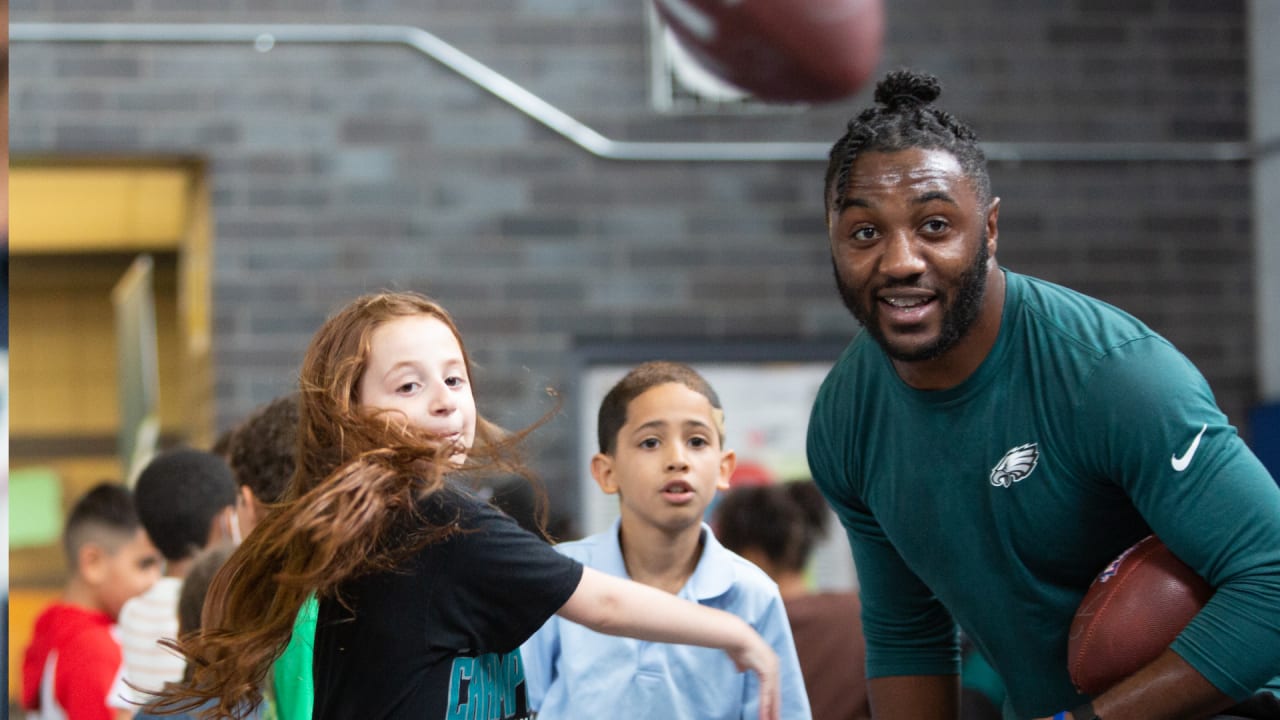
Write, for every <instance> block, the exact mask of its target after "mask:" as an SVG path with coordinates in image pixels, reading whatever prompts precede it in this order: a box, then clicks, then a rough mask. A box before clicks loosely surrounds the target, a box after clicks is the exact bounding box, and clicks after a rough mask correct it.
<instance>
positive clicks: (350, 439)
mask: <svg viewBox="0 0 1280 720" xmlns="http://www.w3.org/2000/svg"><path fill="white" fill-rule="evenodd" d="M419 315H426V316H429V317H434V318H436V319H438V320H440V321H441V322H443V323H445V324H446V325H447V326H448V327H449V329H450V330H451V331H452V332H453V334H454V337H456V338H457V339H458V345H459V346H460V347H461V348H462V355H463V360H464V361H465V363H466V367H467V374H468V376H470V375H471V370H472V367H471V359H470V357H469V356H468V355H467V351H466V346H465V345H464V344H463V342H462V336H461V335H460V334H459V333H458V329H457V326H456V325H455V324H454V322H453V319H452V318H451V317H450V316H449V314H448V312H446V311H445V309H444V308H443V307H441V306H440V305H439V304H437V303H436V302H434V301H432V300H431V299H430V298H428V297H426V296H423V295H420V294H418V293H412V292H383V293H376V294H370V295H365V296H362V297H359V298H357V299H356V300H354V301H352V302H351V303H349V304H348V305H347V306H346V307H344V308H343V309H342V310H340V311H338V312H337V313H336V314H335V315H333V316H332V317H330V318H329V319H328V320H327V321H325V323H324V325H322V326H321V327H320V329H319V330H318V331H317V332H316V334H315V336H314V337H313V338H312V340H311V344H310V346H309V347H308V348H307V353H306V356H305V358H304V359H303V363H302V371H301V375H300V378H299V386H300V391H301V392H300V398H299V413H298V414H299V425H298V446H297V469H296V471H295V474H294V476H293V478H292V480H291V481H290V484H289V488H288V490H287V491H286V492H285V495H284V498H283V499H282V501H281V502H280V504H278V505H275V506H273V507H272V508H271V509H270V510H269V511H268V513H267V515H266V517H265V518H263V520H262V522H261V523H259V525H258V527H257V528H255V530H254V531H253V532H252V533H250V534H249V537H247V538H246V539H245V541H244V543H243V544H242V545H241V546H240V547H239V548H238V549H237V550H236V551H235V552H234V553H233V554H232V555H231V557H230V558H229V559H228V560H227V562H226V564H225V565H224V566H223V567H222V569H221V570H220V571H219V572H218V574H217V575H216V576H215V577H214V579H213V582H212V584H211V585H210V587H209V594H208V596H207V598H206V600H205V606H204V618H203V629H202V630H201V631H200V632H199V633H197V634H193V635H191V636H189V637H184V638H182V639H180V640H179V641H178V642H167V643H166V644H167V645H169V646H170V647H172V648H174V649H176V650H178V651H179V652H181V653H182V654H183V655H184V656H186V658H187V662H188V665H189V666H190V668H191V669H192V672H191V676H192V680H191V682H188V683H185V684H183V685H181V686H170V687H169V688H166V689H165V691H164V692H162V693H161V694H160V695H159V696H158V698H157V699H156V700H155V701H153V702H152V703H151V704H150V705H149V706H148V709H150V710H152V711H154V712H166V713H168V712H180V711H190V710H193V709H195V708H197V707H199V706H200V705H202V704H204V703H205V702H207V701H208V700H210V699H213V700H216V701H217V703H216V706H215V707H212V708H210V709H209V710H207V711H206V712H205V716H206V717H214V718H244V717H245V716H246V715H248V714H249V713H250V712H251V711H252V710H253V708H255V707H256V706H257V705H258V704H259V703H260V702H261V700H262V689H263V687H264V683H265V682H266V679H267V676H268V674H269V671H270V668H271V664H272V663H273V662H274V661H275V660H276V658H278V657H279V656H280V654H281V653H282V652H283V651H284V648H285V646H286V645H287V644H288V642H289V638H290V635H291V633H292V629H293V623H294V618H295V616H296V615H297V613H298V610H299V609H300V608H301V607H302V604H303V602H304V601H305V600H306V598H307V596H308V594H310V593H312V592H314V593H316V595H317V596H318V597H320V598H337V599H339V600H341V597H340V595H339V587H340V586H341V584H342V583H343V582H345V581H347V580H350V579H352V578H354V577H357V576H360V575H363V574H366V573H370V572H377V571H384V570H388V569H391V568H393V567H394V566H395V565H396V564H397V563H398V562H399V561H401V560H402V559H403V558H404V557H405V556H406V555H408V554H410V553H412V552H414V551H416V550H419V549H421V548H422V547H424V546H425V545H427V544H429V543H432V542H435V541H437V540H439V539H441V538H443V537H445V536H446V535H448V534H449V533H451V532H452V531H453V530H454V528H453V527H452V526H444V527H440V526H434V527H433V526H429V525H426V524H425V522H418V523H416V524H414V525H412V527H414V528H416V529H415V531H414V532H412V533H411V534H410V536H409V538H408V540H407V541H406V540H405V538H404V535H403V534H402V528H403V527H405V521H406V519H415V518H416V519H418V520H421V518H420V516H418V515H417V513H416V510H415V508H416V507H417V506H418V503H419V502H420V501H421V500H422V498H424V497H425V496H427V495H430V494H431V493H433V492H435V491H436V490H438V489H440V487H441V486H442V485H443V483H444V475H445V473H447V472H451V471H455V470H458V468H455V467H452V466H451V465H450V463H449V457H450V455H451V454H452V453H453V452H454V451H455V448H451V447H447V446H445V447H442V446H441V445H440V443H439V441H438V440H436V439H434V438H432V437H430V436H428V435H426V434H425V433H420V432H418V431H416V430H415V429H414V428H412V427H407V426H406V425H405V424H404V423H403V422H398V421H396V420H395V419H393V418H392V417H390V416H387V415H383V414H380V413H376V412H370V411H369V410H368V409H367V408H361V406H360V399H359V397H358V388H359V383H360V378H361V376H362V375H363V374H364V370H365V367H366V365H367V363H368V358H369V351H370V346H371V335H372V334H373V331H374V330H375V329H376V328H377V327H378V326H380V325H382V324H383V323H385V322H387V321H389V320H393V319H396V318H400V317H406V316H419ZM544 420H545V418H544ZM539 424H541V421H539V422H538V423H535V424H534V425H533V426H530V427H529V428H526V429H524V430H522V431H520V432H518V433H506V432H504V431H502V430H500V429H499V428H498V427H497V426H495V425H493V424H492V423H490V422H488V421H487V420H485V419H484V418H481V417H477V419H476V438H475V443H474V446H473V447H472V448H471V450H470V452H469V455H468V460H467V464H466V467H464V468H462V470H463V471H467V470H472V471H475V470H496V471H499V472H503V473H512V472H514V473H517V474H520V475H523V476H525V477H526V478H530V479H532V476H531V474H530V473H529V472H528V471H527V469H526V468H525V466H524V464H523V463H522V462H521V459H520V457H519V455H518V452H517V447H518V445H519V443H520V441H522V440H523V439H524V438H525V436H526V435H528V433H529V432H530V431H531V430H532V429H533V427H536V426H537V425H539ZM539 497H540V498H541V497H542V496H541V493H539Z"/></svg>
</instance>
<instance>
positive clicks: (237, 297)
mask: <svg viewBox="0 0 1280 720" xmlns="http://www.w3.org/2000/svg"><path fill="white" fill-rule="evenodd" d="M885 4H886V12H887V29H886V39H885V50H884V54H883V59H882V61H881V64H880V70H879V71H878V72H877V76H879V75H881V74H883V72H884V71H886V70H889V69H892V68H894V67H898V66H901V65H908V66H912V67H918V68H921V69H925V70H928V71H931V72H933V73H935V74H937V75H938V76H939V77H940V78H941V79H942V81H943V84H944V90H943V97H942V101H941V102H942V104H944V105H945V106H947V107H948V108H949V109H951V110H952V111H953V112H955V113H956V114H957V115H959V116H960V117H962V118H964V119H965V120H967V121H968V122H970V123H971V124H972V125H973V126H974V127H975V128H976V129H977V131H978V132H979V134H980V135H981V137H982V138H983V139H984V140H986V141H993V142H1015V143H1017V142H1054V143H1086V142H1095V141H1100V140H1103V141H1112V142H1154V141H1160V142H1171V143H1184V142H1185V143H1199V142H1206V141H1243V140H1245V139H1247V136H1248V127H1247V118H1248V101H1247V95H1246V93H1247V87H1248V68H1247V65H1246V57H1247V49H1246V43H1245V36H1244V23H1245V21H1246V12H1245V8H1244V5H1243V2H1242V0H1071V1H1070V2H1013V1H1011V0H970V1H969V2H964V3H937V2H934V1H933V0H885ZM11 11H12V20H13V22H122V23H143V22H146V23H157V22H165V23H224V22H236V23H257V22H262V23H321V24H335V23H358V24H385V25H409V26H416V27H420V28H422V29H425V30H427V31H429V32H431V33H433V34H435V35H437V36H438V37H440V38H441V39H443V40H445V41H446V42H449V43H451V44H453V45H454V46H456V47H457V48H459V49H461V50H462V51H464V52H465V53H467V54H469V55H471V56H473V57H474V58H476V59H478V60H480V61H481V62H483V63H485V64H486V65H488V66H490V67H491V68H493V69H495V70H497V71H498V72H500V73H502V74H504V75H506V76H507V77H509V78H511V79H512V80H514V81H515V82H517V83H519V84H521V85H523V86H525V87H527V88H528V89H529V90H531V91H532V92H534V93H536V94H537V95H539V96H541V97H542V98H544V99H546V100H547V101H548V102H550V103H552V104H553V105H555V106H557V107H559V108H561V109H562V110H564V111H565V112H567V113H568V114H570V115H572V116H574V117H576V118H578V119H580V120H582V121H583V122H584V123H586V124H587V125H589V126H591V127H593V128H595V129H596V130H598V131H599V132H601V133H602V134H604V135H606V136H608V137H611V138H614V139H621V140H695V141H697V140H715V141H722V140H744V141H803V142H817V143H824V144H829V143H830V142H831V141H833V140H834V139H835V138H836V137H838V136H839V135H840V134H841V133H842V132H843V129H844V123H845V121H846V120H847V118H848V117H849V116H850V115H851V114H852V113H853V112H855V111H856V110H857V109H860V108H861V107H863V106H865V105H866V104H868V103H869V102H870V90H869V89H866V90H864V91H862V92H861V93H860V94H858V95H857V96H855V97H853V98H851V99H849V100H847V101H842V102H838V103H833V104H829V105H821V106H815V107H811V108H808V109H805V110H803V111H796V110H795V109H791V108H787V109H777V110H776V111H764V112H755V113H751V114H745V115H728V114H723V113H719V114H717V113H703V114H698V115H696V116H695V115H688V114H684V115H670V114H667V115H664V114H660V113H658V112H656V111H654V110H653V109H651V107H650V104H649V99H648V93H649V85H648V83H649V76H648V72H649V69H648V56H647V52H648V49H647V45H646V41H645V37H646V34H645V27H646V26H645V23H646V19H645V8H644V6H643V4H642V3H641V2H639V1H638V0H590V1H587V0H502V1H501V2H498V1H496V0H412V1H410V0H307V1H306V2H303V1H302V0H202V1H201V2H190V1H189V0H11ZM10 87H11V103H12V110H11V146H12V152H13V154H14V155H15V156H17V157H21V156H22V155H26V154H41V155H44V154H49V153H55V154H69V155H81V154H85V153H89V154H94V153H107V154H124V155H130V154H133V155H138V154H142V155H146V154H153V153H156V154H160V153H163V154H173V153H178V154H183V155H192V156H199V157H203V158H206V159H207V160H208V161H209V171H210V173H211V178H212V187H213V194H214V196H213V199H214V209H215V222H216V245H215V257H214V264H215V278H214V288H215V298H214V302H215V310H214V312H215V331H216V337H215V347H216V350H215V364H216V376H217V392H216V397H217V403H218V404H217V417H218V425H219V427H227V426H229V425H230V424H232V423H234V422H235V421H236V420H237V419H239V418H240V417H242V416H243V415H244V414H245V413H247V412H248V411H249V410H250V409H251V408H253V407H254V406H255V405H257V404H258V403H261V402H264V401H266V400H267V399H269V398H271V397H272V396H274V395H276V394H278V393H280V392H283V391H285V390H287V389H288V388H289V387H290V386H291V384H292V382H293V381H294V379H295V378H296V371H297V365H298V363H299V361H300V359H301V356H302V352H303V349H304V347H305V345H306V343H307V341H308V339H309V337H310V334H311V333H312V331H313V330H314V329H315V328H316V327H317V326H318V324H319V323H320V322H321V320H322V319H323V318H324V317H325V315H326V314H327V313H329V312H330V311H332V310H333V309H335V308H336V307H338V306H340V305H341V304H342V303H344V302H345V301H347V300H348V299H350V298H351V297H353V296H354V295H356V294H357V293H360V292H362V291H367V290H374V289H379V288H388V287H390V288H401V289H416V290H421V291H424V292H427V293H430V294H432V295H434V296H436V297H437V298H439V299H440V300H441V301H443V302H444V303H445V305H446V306H447V307H449V308H450V309H451V310H452V312H453V313H454V314H455V315H456V317H457V320H458V323H459V325H460V326H461V328H462V330H463V333H464V336H465V338H466V340H467V342H468V344H469V346H470V350H471V352H472V354H473V356H474V358H475V359H476V360H477V361H478V364H479V366H480V367H479V372H478V377H477V378H476V382H477V388H478V393H479V399H480V405H481V409H482V411H484V412H486V413H487V414H488V415H489V416H490V417H492V418H493V419H494V420H496V421H498V422H499V423H501V424H505V425H509V426H520V425H523V424H525V423H528V422H530V421H532V420H534V419H536V418H538V417H539V416H540V415H542V414H543V413H544V412H546V411H547V410H549V409H550V408H551V407H552V405H553V402H552V401H551V400H549V399H548V396H547V394H546V393H545V388H547V387H548V386H551V387H556V388H560V389H562V390H565V389H570V388H572V387H573V377H572V374H573V372H574V367H575V365H574V357H575V348H577V347H578V346H579V345H580V344H581V343H582V342H583V340H584V338H592V339H595V340H605V341H609V340H613V341H619V342H622V341H636V340H657V341H662V340H663V339H664V338H680V339H682V340H683V339H686V338H689V337H691V336H694V337H700V338H705V339H706V340H707V341H708V342H736V341H739V340H743V339H761V340H768V341H771V342H778V341H783V342H792V341H795V342H801V341H810V340H830V339H832V338H847V337H850V336H851V335H852V334H853V333H854V332H855V331H856V325H855V323H854V321H853V320H852V319H851V318H850V317H849V316H848V315H847V313H846V312H845V311H844V309H843V307H842V306H841V305H840V304H839V302H838V300H837V298H836V295H835V292H834V290H833V288H832V282H831V271H830V263H829V255H828V251H827V245H826V239H825V231H824V226H823V216H822V204H821V187H822V174H823V170H824V163H822V162H820V161H790V162H743V163H726V162H630V161H616V160H605V159H599V158H596V157H594V156H592V155H590V154H589V153H587V152H585V151H583V150H582V149H580V148H578V147H576V146H574V145H573V144H571V143H569V142H567V141H566V140H565V139H563V138H562V137H560V136H559V135H557V134H555V133H553V132H551V131H550V130H548V129H547V128H545V127H544V126H542V125H540V124H539V123H537V122H534V121H533V120H531V119H529V118H528V117H526V116H524V115H522V114H520V113H519V112H517V111H516V110H514V109H513V108H512V107H510V106H509V105H507V104H505V103H503V102H502V101H500V100H498V99H496V98H495V97H493V96H492V95H490V94H489V93H487V92H485V91H484V90H482V89H480V88H478V87H476V86H475V85H473V84H471V83H470V82H468V81H466V80H465V79H463V78H461V77H459V76H458V75H457V74H455V73H454V72H452V71H450V70H449V69H446V68H445V67H443V66H442V65H440V64H438V63H436V62H434V61H432V60H431V59H429V58H427V57H425V56H423V55H421V54H419V53H417V52H415V51H413V50H411V49H408V48H406V47H402V46H387V45H334V44H324V43H320V44H308V45H295V44H285V43H280V44H277V45H276V46H275V47H274V48H273V49H271V50H270V51H268V52H260V51H257V50H255V49H254V48H253V47H252V46H251V45H250V44H247V43H242V44H183V43H173V44H170V43H140V44H103V43H75V44H69V43H43V42H15V43H14V44H13V47H12V75H11V86H10ZM991 173H992V180H993V186H994V188H995V192H996V194H998V195H1000V196H1001V197H1002V198H1003V203H1002V206H1001V208H1002V209H1001V216H1000V217H1001V221H1002V222H1001V225H1002V227H1001V229H1002V233H1001V236H1000V252H999V257H1000V259H1001V261H1002V263H1003V264H1004V265H1005V266H1007V267H1009V268H1011V269H1014V270H1017V271H1021V272H1025V273H1030V274H1033V275H1038V276H1041V277H1044V278H1047V279H1050V280H1053V281H1056V282H1060V283H1063V284H1065V285H1068V286H1070V287H1073V288H1076V289H1079V290H1081V291H1084V292H1086V293H1089V294H1092V295H1094V296H1096V297H1099V298H1102V299H1105V300H1107V301H1110V302H1112V303H1115V304H1117V305H1119V306H1121V307H1123V308H1125V309H1127V310H1129V311H1131V312H1133V313H1134V314H1136V315H1138V316H1139V317H1141V318H1142V319H1144V320H1145V321H1147V322H1148V323H1149V324H1151V325H1152V326H1153V327H1154V328H1156V329H1157V330H1158V331H1160V332H1161V333H1163V334H1165V335H1166V336H1167V337H1168V338H1170V339H1171V340H1172V341H1173V342H1174V343H1175V344H1176V345H1178V346H1179V347H1180V348H1181V349H1182V350H1183V351H1184V352H1185V353H1186V354H1187V355H1188V356H1189V357H1190V358H1191V359H1192V360H1193V361H1194V362H1196V363H1197V364H1198V365H1199V366H1200V367H1201V368H1202V370H1203V371H1204V373H1205V375H1206V376H1207V377H1208V379H1209V381H1210V383H1211V385H1212V386H1213V389H1214V391H1215V393H1216V394H1217V396H1218V399H1219V401H1220V402H1221V404H1222V406H1223V407H1224V409H1225V410H1226V411H1227V413H1228V414H1229V415H1230V416H1231V418H1232V419H1233V421H1235V422H1237V423H1243V422H1244V420H1245V415H1246V413H1247V411H1248V408H1249V407H1250V406H1251V405H1252V404H1253V402H1254V401H1255V397H1256V382H1257V381H1256V375H1257V372H1256V368H1255V354H1254V352H1255V341H1254V317H1255V312H1254V308H1253V288H1252V271H1251V261H1252V257H1253V250H1252V240H1251V222H1250V201H1249V198H1250V182H1249V181H1250V178H1249V167H1248V165H1247V164H1246V163H1242V162H1224V161H1196V162H1169V161H1143V162H1079V161H1077V162H1060V161H1039V160H1027V161H1023V162H1019V163H1012V162H993V163H992V166H991ZM573 407H574V403H573V400H572V398H566V400H565V404H564V408H565V411H564V412H561V413H559V414H558V415H557V416H556V417H555V418H554V419H552V420H551V421H550V422H549V423H548V424H547V425H546V426H545V427H544V428H543V429H542V430H540V431H539V433H538V435H537V437H538V440H537V442H536V443H535V447H536V452H535V453H534V457H533V464H534V467H535V468H536V469H537V470H539V471H540V473H541V474H542V475H543V476H544V478H545V480H546V482H547V484H548V486H549V489H550V490H551V491H552V496H553V497H554V498H555V499H556V500H555V504H556V505H557V506H558V507H560V508H562V509H563V508H568V507H571V505H572V503H573V502H574V500H575V493H576V489H575V483H574V482H573V481H572V478H574V477H576V475H577V473H578V469H577V468H576V467H574V465H575V464H576V461H575V460H574V458H575V456H574V454H573V447H574V437H575V433H576V425H575V423H576V422H577V421H578V419H577V418H575V417H573V412H572V409H573ZM587 420H588V421H590V419H587Z"/></svg>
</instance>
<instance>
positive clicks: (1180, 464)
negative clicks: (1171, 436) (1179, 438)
mask: <svg viewBox="0 0 1280 720" xmlns="http://www.w3.org/2000/svg"><path fill="white" fill-rule="evenodd" d="M1208 428H1209V426H1208V425H1207V424H1206V425H1204V426H1202V427H1201V428H1200V432H1198V433H1196V439H1195V440H1192V441H1191V447H1189V448H1187V451H1186V452H1185V453H1183V454H1182V457H1178V456H1177V455H1174V456H1173V457H1172V458H1171V459H1170V460H1169V463H1170V464H1171V465H1173V469H1174V471H1175V472H1182V471H1183V470H1186V469H1187V467H1188V466H1189V465H1191V458H1192V457H1195V454H1196V448H1198V447H1200V437H1201V436H1202V435H1204V431H1205V430H1207V429H1208Z"/></svg>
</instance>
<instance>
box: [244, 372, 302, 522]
mask: <svg viewBox="0 0 1280 720" xmlns="http://www.w3.org/2000/svg"><path fill="white" fill-rule="evenodd" d="M297 452H298V393H296V392H293V393H289V394H288V395H282V396H280V397H278V398H276V399H275V400H272V401H271V402H269V403H267V404H266V405H263V406H261V407H259V408H258V409H257V410H255V411H254V413H253V414H252V415H250V416H249V417H248V418H246V419H245V420H244V422H242V423H241V424H240V425H239V426H237V427H236V428H235V430H234V432H233V433H232V435H231V442H230V443H229V446H228V448H227V461H228V462H229V463H230V465H231V470H232V472H234V473H235V476H236V482H237V483H239V484H240V485H245V486H248V488H249V489H250V490H252V491H253V494H254V497H256V498H258V500H259V501H260V502H263V503H268V504H269V503H275V502H279V500H280V498H281V497H283V496H284V491H285V488H287V487H288V486H289V480H290V479H292V478H293V473H294V470H295V469H296V468H297V459H296V457H297Z"/></svg>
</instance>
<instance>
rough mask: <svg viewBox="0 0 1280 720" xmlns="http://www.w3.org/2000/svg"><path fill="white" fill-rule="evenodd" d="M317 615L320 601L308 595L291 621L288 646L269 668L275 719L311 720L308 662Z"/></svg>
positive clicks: (312, 685) (311, 696)
mask: <svg viewBox="0 0 1280 720" xmlns="http://www.w3.org/2000/svg"><path fill="white" fill-rule="evenodd" d="M319 614H320V603H319V601H317V600H316V597H315V595H311V596H309V597H308V598H307V600H306V602H304V603H303V604H302V607H301V608H299V610H298V616H297V618H295V619H294V621H293V636H292V637H290V638H289V645H288V646H287V647H285V649H284V654H282V655H281V656H280V657H279V658H278V659H277V660H276V662H275V665H273V666H272V668H271V681H272V695H273V696H274V698H273V699H274V705H275V711H276V717H277V718H279V720H311V706H312V703H313V702H314V701H315V688H314V681H313V679H312V675H311V663H312V652H313V650H314V648H315V639H316V619H317V617H318V616H319Z"/></svg>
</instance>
